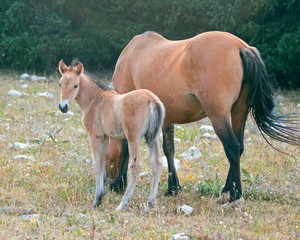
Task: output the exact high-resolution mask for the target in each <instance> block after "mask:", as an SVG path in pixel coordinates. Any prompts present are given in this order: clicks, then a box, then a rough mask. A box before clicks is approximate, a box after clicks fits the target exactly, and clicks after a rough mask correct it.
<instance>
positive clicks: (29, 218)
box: [21, 213, 40, 221]
mask: <svg viewBox="0 0 300 240" xmlns="http://www.w3.org/2000/svg"><path fill="white" fill-rule="evenodd" d="M39 217H40V215H38V214H36V213H35V214H26V215H22V216H21V218H22V219H24V220H27V221H32V219H34V220H37V219H38V218H39Z"/></svg>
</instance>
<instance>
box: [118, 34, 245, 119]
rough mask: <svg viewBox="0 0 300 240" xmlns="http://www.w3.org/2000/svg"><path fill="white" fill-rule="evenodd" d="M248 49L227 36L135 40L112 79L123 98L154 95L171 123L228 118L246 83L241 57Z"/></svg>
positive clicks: (143, 37)
mask: <svg viewBox="0 0 300 240" xmlns="http://www.w3.org/2000/svg"><path fill="white" fill-rule="evenodd" d="M247 46H248V45H247V44H246V43H245V42H243V41H242V40H241V39H239V38H237V37H236V36H234V35H232V34H230V33H226V32H206V33H202V34H199V35H197V36H195V37H193V38H189V39H185V40H176V41H171V40H168V39H166V38H164V37H162V36H161V35H159V34H158V33H152V32H150V33H148V32H146V33H144V34H140V35H137V36H135V37H134V38H133V39H132V41H131V42H130V43H129V44H128V45H127V46H126V48H125V49H124V50H123V52H122V53H121V55H120V57H119V59H118V62H117V64H116V69H115V72H114V75H113V82H114V87H115V89H116V90H117V91H118V92H120V93H125V92H129V91H132V90H134V89H142V88H145V89H149V90H151V91H152V92H154V93H155V94H156V95H157V96H158V97H159V98H160V99H161V100H162V102H163V103H164V105H165V107H166V110H167V116H166V121H169V122H174V123H184V122H191V121H195V120H199V119H201V118H203V117H205V116H206V114H210V112H214V113H217V114H226V113H228V112H229V111H230V109H231V106H232V104H233V103H234V102H235V101H236V100H237V98H238V96H239V92H240V88H241V82H242V77H243V67H242V62H241V59H240V55H239V51H240V49H241V48H243V47H247Z"/></svg>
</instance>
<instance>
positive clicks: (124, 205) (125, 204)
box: [116, 202, 128, 212]
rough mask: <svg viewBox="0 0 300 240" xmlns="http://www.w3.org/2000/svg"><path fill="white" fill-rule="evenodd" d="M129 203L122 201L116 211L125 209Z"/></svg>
mask: <svg viewBox="0 0 300 240" xmlns="http://www.w3.org/2000/svg"><path fill="white" fill-rule="evenodd" d="M127 205H128V203H124V202H121V203H120V205H119V206H118V207H117V208H116V211H119V212H121V211H123V210H124V209H125V208H126V207H127Z"/></svg>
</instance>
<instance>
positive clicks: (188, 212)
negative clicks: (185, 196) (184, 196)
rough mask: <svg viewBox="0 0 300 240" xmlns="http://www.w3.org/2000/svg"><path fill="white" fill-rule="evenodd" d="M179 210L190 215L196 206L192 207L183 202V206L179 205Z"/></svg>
mask: <svg viewBox="0 0 300 240" xmlns="http://www.w3.org/2000/svg"><path fill="white" fill-rule="evenodd" d="M177 210H178V212H182V213H184V214H185V215H190V214H191V213H192V212H193V210H194V208H192V207H190V206H187V205H185V204H183V205H182V206H181V207H179V208H178V209H177Z"/></svg>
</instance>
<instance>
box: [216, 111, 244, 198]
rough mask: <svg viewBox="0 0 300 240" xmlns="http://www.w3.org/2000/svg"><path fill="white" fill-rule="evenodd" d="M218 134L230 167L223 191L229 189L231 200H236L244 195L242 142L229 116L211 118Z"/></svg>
mask: <svg viewBox="0 0 300 240" xmlns="http://www.w3.org/2000/svg"><path fill="white" fill-rule="evenodd" d="M211 122H212V124H213V127H214V129H215V132H216V134H217V135H218V137H219V138H220V140H221V142H222V144H223V146H224V149H225V153H226V156H227V158H228V160H229V163H230V167H229V172H228V176H227V181H226V185H225V187H224V189H223V192H227V191H229V193H230V197H229V202H230V203H231V202H234V201H236V200H239V199H241V197H242V186H241V176H240V143H239V141H238V139H237V138H236V136H235V134H234V132H233V130H232V128H231V125H230V122H229V118H228V117H215V118H211Z"/></svg>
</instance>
